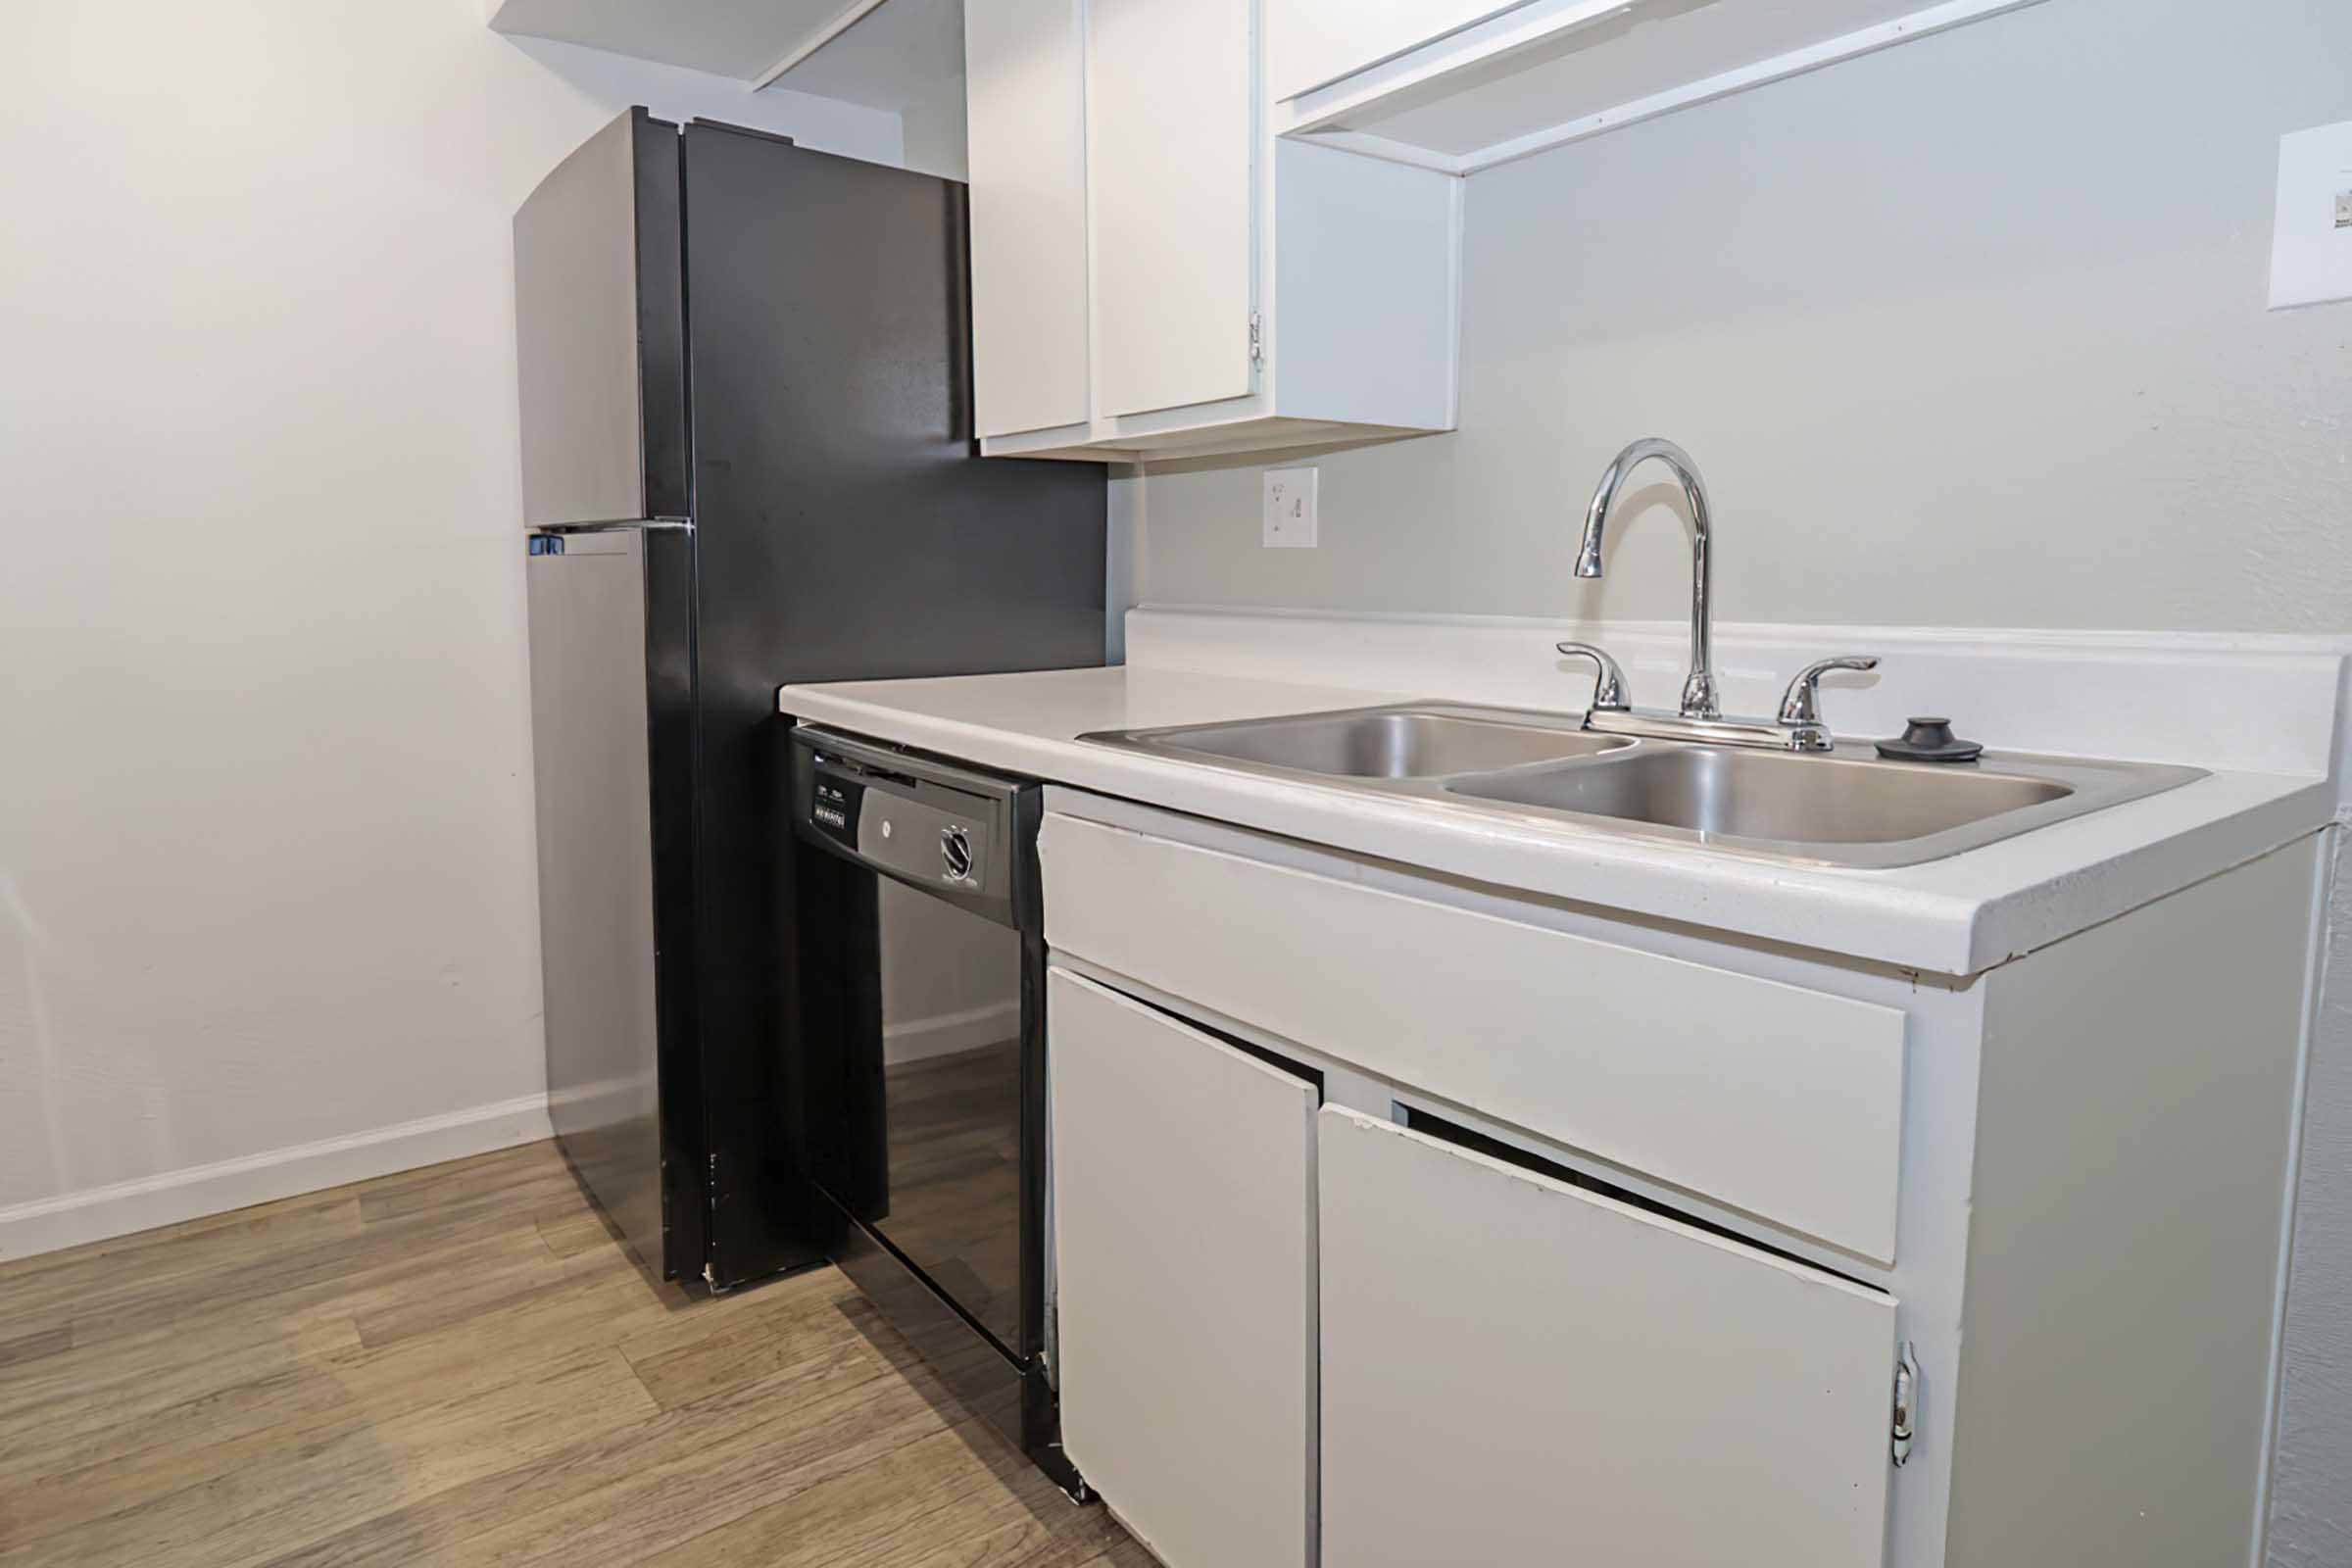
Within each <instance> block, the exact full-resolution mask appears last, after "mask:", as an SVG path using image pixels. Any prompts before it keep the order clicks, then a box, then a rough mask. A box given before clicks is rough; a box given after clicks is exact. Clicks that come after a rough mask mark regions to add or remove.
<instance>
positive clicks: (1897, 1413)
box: [1892, 1340, 1919, 1470]
mask: <svg viewBox="0 0 2352 1568" xmlns="http://www.w3.org/2000/svg"><path fill="white" fill-rule="evenodd" d="M1918 1414H1919V1358H1918V1357H1917V1356H1916V1355H1914V1354H1913V1353H1912V1349H1911V1342H1910V1341H1909V1340H1905V1341H1904V1342H1903V1348H1902V1349H1901V1350H1899V1351H1897V1352H1896V1354H1895V1357H1894V1428H1893V1434H1892V1435H1893V1439H1894V1444H1893V1453H1894V1467H1895V1468H1896V1469H1898V1470H1899V1469H1901V1468H1902V1467H1903V1466H1904V1465H1907V1464H1909V1463H1910V1462H1911V1427H1912V1423H1913V1420H1914V1418H1915V1417H1916V1416H1917V1415H1918Z"/></svg>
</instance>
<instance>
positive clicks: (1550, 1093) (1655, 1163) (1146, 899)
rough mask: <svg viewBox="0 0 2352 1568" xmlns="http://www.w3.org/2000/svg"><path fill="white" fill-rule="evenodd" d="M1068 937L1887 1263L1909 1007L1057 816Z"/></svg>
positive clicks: (1293, 1033) (1358, 1060)
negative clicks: (1905, 1018)
mask: <svg viewBox="0 0 2352 1568" xmlns="http://www.w3.org/2000/svg"><path fill="white" fill-rule="evenodd" d="M1039 852H1040V856H1041V858H1043V861H1044V865H1045V877H1046V888H1045V894H1046V898H1045V904H1046V936H1047V940H1048V942H1049V943H1051V944H1052V945H1053V947H1054V949H1055V950H1057V951H1059V952H1061V953H1065V954H1071V955H1075V956H1079V957H1082V958H1085V959H1087V960H1088V961H1090V962H1093V963H1098V964H1101V965H1103V967H1104V968H1107V969H1113V970H1116V971H1118V972H1120V973H1122V974H1126V975H1130V976H1132V977H1134V978H1135V979H1137V980H1140V981H1143V982H1144V983H1145V984H1147V985H1150V986H1153V987H1156V988H1157V989H1159V990H1161V991H1165V992H1167V993H1169V994H1170V995H1172V996H1176V997H1181V998H1184V999H1186V1000H1187V1001H1190V1002H1193V1003H1197V1004H1199V1005H1201V1006H1203V1007H1207V1008H1209V1009H1211V1010H1213V1011H1216V1012H1220V1013H1224V1014H1226V1015H1227V1016H1229V1017H1233V1018H1237V1019H1240V1020H1242V1021H1244V1022H1246V1023H1249V1024H1250V1025H1252V1026H1254V1027H1257V1028H1260V1029H1264V1030H1267V1031H1268V1032H1270V1033H1273V1034H1277V1035H1280V1036H1283V1037H1284V1038H1286V1039H1289V1040H1295V1041H1297V1042H1298V1043H1299V1044H1300V1045H1302V1046H1304V1047H1307V1048H1308V1049H1309V1050H1312V1051H1316V1052H1320V1053H1322V1054H1326V1055H1329V1056H1332V1057H1334V1058H1337V1059H1339V1060H1341V1061H1346V1062H1348V1063H1350V1064H1351V1065H1354V1066H1357V1067H1360V1068H1362V1069H1363V1070H1364V1071H1366V1072H1370V1073H1373V1074H1376V1075H1378V1076H1380V1077H1384V1078H1388V1079H1391V1080H1393V1081H1395V1082H1397V1083H1399V1084H1404V1085H1409V1086H1411V1087H1413V1088H1416V1089H1420V1090H1423V1091H1426V1092H1427V1093H1429V1094H1432V1095H1436V1096H1439V1097H1442V1098H1444V1099H1446V1100H1449V1101H1452V1102H1453V1103H1456V1104H1459V1105H1464V1106H1467V1107H1469V1108H1471V1109H1473V1110H1476V1111H1478V1112H1479V1113H1481V1114H1483V1115H1487V1116H1492V1117H1494V1118H1495V1119H1496V1120H1499V1121H1504V1122H1508V1123H1510V1124H1511V1125H1513V1126H1516V1127H1520V1128H1523V1129H1525V1130H1526V1131H1527V1132H1529V1133H1532V1134H1534V1135H1536V1136H1538V1137H1540V1138H1544V1139H1546V1140H1549V1141H1552V1142H1555V1143H1558V1144H1561V1145H1564V1146H1566V1147H1568V1148H1571V1149H1577V1150H1582V1151H1584V1152H1589V1153H1592V1154H1595V1155H1597V1156H1599V1157H1600V1158H1602V1159H1606V1160H1609V1161H1611V1162H1613V1163H1616V1164H1619V1165H1622V1166H1624V1167H1625V1168H1626V1169H1628V1170H1634V1171H1640V1172H1642V1173H1644V1174H1646V1175H1648V1176H1651V1177H1653V1178H1655V1179H1657V1180H1660V1181H1663V1182H1667V1183H1670V1184H1672V1185H1675V1186H1678V1187H1682V1188H1685V1189H1687V1190H1689V1191H1691V1192H1693V1193H1697V1194H1700V1195H1702V1196H1704V1197H1707V1198H1710V1199H1713V1200H1715V1201H1719V1202H1722V1203H1726V1204H1729V1205H1731V1206H1733V1207H1735V1208H1740V1209H1744V1210H1746V1211H1747V1212H1749V1213H1752V1214H1755V1215H1757V1216H1758V1217H1760V1218H1763V1219H1766V1220H1769V1221H1772V1222H1773V1223H1775V1224H1779V1225H1783V1226H1786V1227H1787V1228H1789V1229H1790V1230H1792V1231H1795V1232H1798V1233H1800V1234H1802V1235H1806V1236H1811V1237H1814V1238H1816V1239H1818V1240H1821V1241H1824V1242H1827V1243H1829V1244H1831V1245H1832V1246H1835V1247H1838V1248H1842V1249H1845V1250H1848V1251H1851V1252H1853V1253H1855V1254H1857V1255H1858V1256H1861V1257H1865V1258H1870V1259H1873V1260H1876V1261H1879V1262H1883V1263H1884V1262H1892V1261H1893V1258H1894V1242H1895V1237H1894V1229H1895V1196H1896V1184H1897V1174H1898V1164H1899V1154H1900V1145H1901V1130H1902V1094H1903V1014H1902V1012H1901V1011H1900V1010H1899V1009H1897V1008H1893V1007H1884V1006H1879V1005H1875V1004H1871V1003H1864V1002H1856V1001H1854V1000H1852V999H1850V998H1846V997H1837V996H1830V995H1827V994H1825V993H1822V992H1816V991H1807V990H1804V989H1802V988H1799V987H1796V986H1789V985H1782V984H1780V983H1778V982H1775V981H1770V980H1759V979H1757V978H1755V977H1754V976H1752V975H1742V974H1734V973H1730V972H1728V971H1725V970H1721V969H1713V968H1709V967H1707V966H1706V965H1704V964H1697V963H1691V962H1687V961H1685V960H1683V959H1679V958H1669V957H1663V956H1659V955H1657V954H1652V953H1643V952H1640V951H1638V950H1636V949H1632V948H1626V947H1619V946H1617V945H1615V944H1613V943H1608V942H1599V941H1594V940H1592V939H1589V938H1586V937H1579V936H1570V935H1568V934H1566V933H1564V932H1559V931H1551V930H1546V929H1544V928H1543V927H1540V926H1534V925H1526V924H1522V923H1520V922H1518V921H1513V920H1505V919H1500V918H1497V917H1495V916H1493V915H1489V914H1484V913H1480V912H1477V911H1474V910H1469V909H1462V908H1457V907H1452V906H1449V905H1445V904H1439V903H1436V902H1433V901H1429V900H1424V899H1418V898H1412V897H1407V896H1404V895H1401V894H1397V893H1392V892H1388V891H1385V890H1383V889H1378V888H1370V887H1365V886H1363V885H1361V884H1359V883H1353V882H1346V881H1341V880H1339V879H1337V878H1334V877H1329V876H1322V875H1317V874H1315V873H1312V872H1306V871H1299V870H1295V869H1292V868H1290V867H1287V866H1277V865H1270V864H1266V863H1264V862H1262V861H1257V860H1251V859H1248V858H1242V857H1240V856H1235V855H1228V854H1224V853H1221V852H1218V851H1213V850H1202V849H1196V848H1194V847H1192V846H1190V845H1184V844H1177V843H1174V842H1172V841H1170V840H1167V839H1161V838H1154V837H1152V836H1150V835H1146V834H1141V833H1134V832H1130V831H1127V830H1125V829H1122V828H1112V827H1104V826H1103V825H1102V824H1100V823H1096V822H1089V821H1086V820H1084V819H1082V818H1078V817H1072V816H1067V815H1063V814H1060V813H1054V814H1050V815H1049V816H1048V817H1047V819H1046V824H1045V829H1044V832H1043V834H1042V836H1041V838H1040V843H1039Z"/></svg>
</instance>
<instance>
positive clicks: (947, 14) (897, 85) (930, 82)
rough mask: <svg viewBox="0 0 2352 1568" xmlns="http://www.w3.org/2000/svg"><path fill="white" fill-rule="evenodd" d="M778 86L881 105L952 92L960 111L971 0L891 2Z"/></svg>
mask: <svg viewBox="0 0 2352 1568" xmlns="http://www.w3.org/2000/svg"><path fill="white" fill-rule="evenodd" d="M779 58H780V57H779ZM771 63H772V62H771ZM776 85H777V86H779V87H790V88H791V89H792V90H793V91H795V92H812V93H815V94H817V95H818V96H819V97H822V98H839V99H842V100H843V101H845V102H848V103H853V104H866V105H869V106H870V107H872V108H875V109H899V108H902V107H904V106H905V105H906V104H907V102H908V101H909V100H910V99H915V98H924V97H945V96H952V97H953V98H954V99H955V101H956V104H957V106H958V107H957V111H956V112H957V113H958V114H960V113H961V112H962V111H961V107H960V106H961V103H962V98H963V0H889V3H888V4H886V5H883V6H879V7H877V8H876V9H874V10H872V11H869V12H867V13H866V14H865V15H864V16H863V17H861V18H859V19H858V23H857V24H856V25H854V26H852V27H851V28H850V30H849V31H847V32H845V33H843V34H842V35H841V36H840V37H838V38H836V39H834V40H833V41H832V42H831V43H828V44H826V45H825V46H824V47H823V48H822V49H819V50H818V51H817V52H816V53H814V54H812V55H810V56H809V58H808V59H806V60H804V61H802V62H801V63H800V64H799V65H797V66H795V67H793V68H792V70H790V71H789V72H786V73H784V74H783V75H781V76H779V77H777V78H776Z"/></svg>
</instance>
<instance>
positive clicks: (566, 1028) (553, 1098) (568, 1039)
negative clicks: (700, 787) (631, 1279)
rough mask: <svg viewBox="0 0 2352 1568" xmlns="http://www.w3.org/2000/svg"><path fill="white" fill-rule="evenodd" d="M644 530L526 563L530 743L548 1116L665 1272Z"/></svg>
mask: <svg viewBox="0 0 2352 1568" xmlns="http://www.w3.org/2000/svg"><path fill="white" fill-rule="evenodd" d="M647 538H648V536H647V535H645V534H643V533H640V532H637V531H635V530H629V531H622V532H613V533H599V534H588V535H577V536H573V537H571V538H567V539H563V540H547V541H543V545H544V546H545V547H550V548H560V549H561V552H562V553H561V554H552V553H551V554H541V553H534V554H533V555H532V556H531V557H530V561H529V567H528V571H527V573H526V576H527V580H528V583H529V595H530V624H531V751H532V773H533V779H534V782H535V789H536V795H537V801H538V832H539V949H540V972H541V976H542V981H543V985H544V1001H543V1003H542V1011H543V1014H544V1018H545V1023H546V1030H547V1087H548V1108H549V1113H550V1115H551V1116H552V1117H553V1119H554V1121H555V1127H556V1136H557V1137H558V1139H560V1140H561V1141H562V1143H563V1147H564V1153H565V1154H566V1155H567V1156H568V1157H569V1159H570V1161H571V1163H572V1166H573V1168H574V1169H575V1170H576V1171H577V1172H578V1173H579V1176H580V1179H581V1181H582V1182H583V1183H584V1184H585V1185H586V1186H587V1188H588V1190H589V1192H590V1194H591V1195H592V1196H593V1197H594V1198H595V1199H596V1201H597V1202H598V1204H599V1205H601V1206H602V1207H603V1209H604V1210H605V1213H606V1215H607V1216H608V1217H609V1218H610V1219H611V1220H612V1221H613V1224H614V1225H615V1226H616V1227H617V1228H618V1229H619V1231H620V1232H621V1235H622V1237H623V1238H624V1239H625V1240H626V1241H627V1243H628V1245H629V1247H630V1248H631V1249H632V1250H634V1251H635V1252H636V1253H637V1256H638V1259H639V1261H640V1262H642V1263H643V1264H644V1265H645V1266H646V1268H647V1269H648V1270H649V1271H651V1272H653V1273H656V1274H668V1273H674V1272H675V1268H674V1266H670V1265H666V1264H665V1258H664V1247H663V1241H662V1215H663V1207H664V1204H663V1201H662V1121H661V1113H662V1096H661V1077H660V1067H661V1050H660V1036H661V1009H660V989H659V986H658V984H657V975H656V938H655V896H654V802H653V780H654V770H653V766H652V755H651V745H650V741H649V718H650V716H651V714H650V709H649V699H648V692H647V678H646V677H647V665H646V546H647ZM690 1266H699V1259H698V1260H696V1263H695V1264H694V1265H690Z"/></svg>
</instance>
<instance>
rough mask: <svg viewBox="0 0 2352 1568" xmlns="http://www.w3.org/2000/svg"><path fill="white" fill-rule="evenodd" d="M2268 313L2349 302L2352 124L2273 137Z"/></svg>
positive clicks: (2351, 283)
mask: <svg viewBox="0 0 2352 1568" xmlns="http://www.w3.org/2000/svg"><path fill="white" fill-rule="evenodd" d="M2277 222H2278V229H2277V232H2276V233H2275V235H2274V236H2273V238H2272V241H2271V309H2272V310H2274V311H2279V310H2285V309H2286V308H2287V307H2289V306H2294V305H2319V304H2323V303H2325V302H2327V301H2328V300H2342V299H2352V121H2346V122H2345V123H2341V124H2335V125H2320V126H2318V127H2316V128H2314V129H2311V130H2297V131H2290V132H2288V133H2287V134H2286V135H2284V136H2281V137H2279V138H2278V219H2277Z"/></svg>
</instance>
